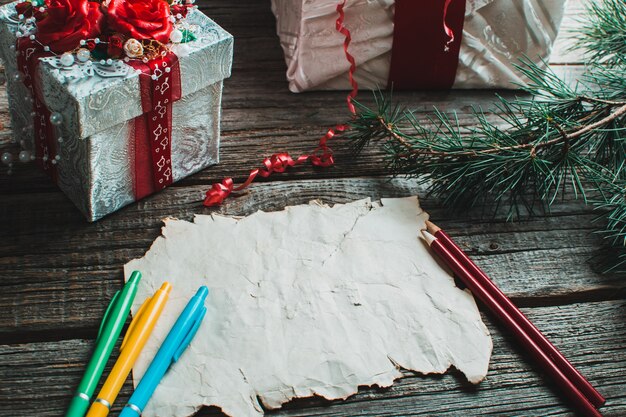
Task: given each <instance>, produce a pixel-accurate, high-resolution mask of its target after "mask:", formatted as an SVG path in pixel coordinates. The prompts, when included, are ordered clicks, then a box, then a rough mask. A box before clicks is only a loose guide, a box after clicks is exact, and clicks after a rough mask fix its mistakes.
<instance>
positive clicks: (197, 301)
mask: <svg viewBox="0 0 626 417" xmlns="http://www.w3.org/2000/svg"><path fill="white" fill-rule="evenodd" d="M208 295H209V289H208V288H207V287H205V286H202V287H200V288H199V289H198V292H197V293H196V295H194V296H193V297H192V298H191V300H189V303H187V306H186V307H185V309H184V310H183V312H182V313H180V316H179V317H178V320H176V323H175V324H174V326H172V329H171V330H170V332H169V334H168V335H167V337H166V338H165V341H163V344H162V345H161V348H159V351H158V352H157V354H156V356H155V357H154V359H153V360H152V363H151V364H150V366H149V367H148V370H147V371H146V373H145V374H144V376H143V378H141V381H140V382H139V385H137V389H135V392H134V393H133V395H131V396H130V399H129V400H128V403H127V404H126V407H124V409H123V410H122V412H121V413H120V417H138V416H139V415H141V413H142V412H143V409H144V407H145V406H146V404H147V403H148V401H149V400H150V397H151V396H152V393H153V392H154V390H155V389H156V387H157V385H159V382H160V381H161V378H163V375H165V373H166V372H167V370H168V369H169V367H170V365H172V364H173V363H174V362H176V361H177V360H178V359H179V358H180V356H181V355H182V354H183V352H184V351H185V349H186V348H187V346H189V343H190V342H191V339H193V337H194V336H195V334H196V332H197V331H198V328H199V327H200V323H202V319H203V318H204V316H205V314H206V307H205V306H204V300H205V299H206V298H207V296H208Z"/></svg>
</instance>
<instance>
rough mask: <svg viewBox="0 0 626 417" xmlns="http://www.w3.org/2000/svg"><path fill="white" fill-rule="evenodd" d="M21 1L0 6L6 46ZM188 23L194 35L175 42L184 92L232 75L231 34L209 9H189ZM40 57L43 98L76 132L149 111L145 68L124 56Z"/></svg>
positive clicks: (11, 38) (12, 35)
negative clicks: (143, 82) (142, 76)
mask: <svg viewBox="0 0 626 417" xmlns="http://www.w3.org/2000/svg"><path fill="white" fill-rule="evenodd" d="M16 4H17V2H14V3H10V4H7V5H4V6H2V7H0V21H1V22H2V28H1V29H0V30H1V32H0V36H1V37H2V39H1V42H2V44H4V45H5V46H6V45H7V44H8V45H15V43H16V41H17V37H16V31H17V27H18V25H17V22H18V20H17V12H16V9H15V5H16ZM185 23H186V28H188V30H189V31H190V32H191V33H192V34H193V37H195V39H194V40H191V41H189V42H186V43H180V44H171V45H170V51H171V52H173V53H174V54H175V55H176V56H177V57H178V62H179V65H180V84H181V85H180V87H181V97H185V96H188V95H190V94H193V93H194V92H196V91H198V90H200V89H202V88H204V87H207V86H209V85H211V84H214V83H216V82H219V81H222V80H223V79H225V78H228V77H229V76H230V73H231V66H232V56H233V37H232V35H231V34H230V33H228V32H226V31H225V30H224V29H222V28H221V27H220V26H219V25H218V24H217V23H215V22H214V21H213V20H211V19H210V18H208V17H207V16H206V15H204V13H202V12H200V11H199V10H197V9H196V8H193V9H190V10H189V12H188V14H187V16H186V18H185ZM2 50H3V51H6V48H2ZM5 61H7V63H9V62H8V61H10V60H8V59H5ZM40 61H41V62H40V65H39V70H38V72H39V76H40V77H41V82H40V85H41V90H42V95H43V100H44V102H45V104H46V106H47V107H48V109H49V110H50V111H51V112H53V113H54V112H57V113H60V114H61V115H62V117H63V124H64V125H65V127H66V128H69V129H70V132H71V134H72V135H73V136H75V137H78V138H81V139H84V138H87V137H89V136H91V135H93V134H95V133H98V132H100V131H102V130H104V129H106V128H109V127H112V126H115V125H117V124H119V123H122V122H124V121H127V120H131V119H133V118H135V117H138V116H141V115H142V114H144V113H145V108H144V107H142V100H141V88H140V72H139V71H138V70H136V69H135V68H133V67H132V66H130V65H128V64H127V63H126V62H124V61H123V60H120V59H116V60H112V61H109V63H107V62H106V61H104V62H97V61H87V62H84V63H82V62H79V61H78V60H75V62H74V63H73V64H72V65H69V66H66V65H63V63H62V62H61V57H60V56H51V57H46V58H41V60H40ZM9 65H10V63H9ZM13 65H15V64H14V63H13ZM144 105H145V103H144Z"/></svg>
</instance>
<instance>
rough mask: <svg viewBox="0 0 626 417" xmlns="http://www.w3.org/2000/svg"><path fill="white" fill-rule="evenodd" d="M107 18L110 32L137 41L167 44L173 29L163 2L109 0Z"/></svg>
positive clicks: (156, 0) (159, 0)
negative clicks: (112, 31)
mask: <svg viewBox="0 0 626 417" xmlns="http://www.w3.org/2000/svg"><path fill="white" fill-rule="evenodd" d="M107 16H108V18H107V23H108V25H109V27H110V28H111V29H112V30H114V31H116V32H120V33H122V34H124V35H127V36H129V37H131V38H135V39H138V40H142V39H155V40H157V41H159V42H162V43H167V42H169V39H170V33H171V32H172V29H173V26H172V22H170V6H169V4H167V2H165V0H111V1H110V2H109V6H108V8H107Z"/></svg>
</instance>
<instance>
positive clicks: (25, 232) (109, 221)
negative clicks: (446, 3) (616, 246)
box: [0, 0, 626, 417]
mask: <svg viewBox="0 0 626 417" xmlns="http://www.w3.org/2000/svg"><path fill="white" fill-rule="evenodd" d="M0 1H1V2H4V1H5V0H0ZM582 3H583V2H582V0H570V4H569V9H568V15H567V16H566V19H565V23H564V26H565V27H566V28H567V27H572V28H575V27H576V23H575V17H576V16H578V15H580V12H581V10H582ZM199 4H200V7H201V8H202V9H203V10H204V11H205V12H206V13H207V14H209V15H210V16H211V17H212V18H214V19H215V20H216V21H217V22H219V23H220V24H221V25H223V26H224V27H225V28H226V29H227V30H229V31H230V32H231V33H233V34H234V35H235V39H236V41H235V61H234V67H233V76H232V78H231V79H229V80H227V81H226V84H225V92H224V103H223V122H222V129H223V136H222V148H221V159H222V162H221V163H220V164H219V165H218V166H215V167H212V168H209V169H206V170H204V171H202V172H200V173H198V174H196V175H193V176H191V177H189V178H186V179H184V180H183V181H180V182H179V183H177V184H174V186H172V187H171V188H169V189H166V190H164V191H163V192H161V193H159V194H157V195H154V196H151V197H149V198H147V199H145V200H143V201H141V202H139V203H137V204H134V205H131V206H129V207H127V208H125V209H123V210H120V211H119V212H117V213H114V214H112V215H110V216H108V217H106V218H105V219H103V220H101V221H99V222H98V223H95V224H88V223H85V222H84V220H83V218H82V216H81V214H80V213H79V212H78V210H77V209H75V208H74V207H73V205H72V204H71V202H69V200H68V199H67V198H66V197H65V196H64V195H63V194H62V193H61V192H60V191H58V190H57V189H56V187H55V186H54V185H53V184H51V183H50V181H49V180H48V179H47V178H46V177H45V176H44V175H43V174H42V173H40V172H39V171H38V170H37V169H36V168H35V167H34V166H18V167H16V169H15V173H14V175H13V176H12V177H7V176H6V175H4V172H5V171H4V170H3V169H2V168H0V219H2V222H1V223H0V415H1V416H5V415H6V416H11V417H13V416H22V415H30V416H32V415H37V416H56V415H61V414H62V412H63V409H64V407H65V406H66V405H67V402H68V400H69V397H70V395H71V392H72V391H73V390H74V388H75V385H76V383H77V381H78V379H79V378H80V375H81V374H82V371H83V367H84V363H85V362H86V360H87V358H88V355H89V351H90V348H91V346H92V343H93V338H94V336H95V334H96V331H97V326H98V324H99V321H100V319H101V316H102V313H103V311H104V308H105V306H106V304H107V302H108V300H109V299H110V297H111V296H112V295H113V293H114V292H115V291H116V290H117V289H118V288H119V287H120V285H121V282H122V266H123V264H124V263H126V262H128V261H129V260H131V259H133V258H136V257H140V256H142V255H143V254H144V253H145V252H146V251H147V250H148V249H149V247H150V245H151V243H152V242H153V240H154V239H155V238H156V237H157V236H158V235H159V233H160V228H161V224H162V222H161V220H162V219H163V218H165V217H168V216H170V217H177V218H180V219H186V220H192V219H193V216H194V215H195V214H211V213H219V214H227V215H247V214H250V213H253V212H254V211H256V210H280V209H282V208H284V207H285V206H287V205H294V204H305V203H307V202H309V201H310V200H313V199H320V200H322V201H324V202H326V203H329V204H332V203H345V202H349V201H354V200H357V199H361V198H367V197H370V198H373V199H378V198H381V197H400V196H409V195H420V196H421V201H422V205H423V206H424V208H425V209H426V210H427V211H428V212H429V213H430V214H431V216H432V218H433V219H434V220H436V221H437V223H438V224H440V225H441V226H443V227H445V229H446V230H447V231H448V232H449V233H450V234H451V235H452V236H454V237H455V239H456V240H457V241H458V242H459V243H460V244H461V245H462V246H463V247H464V248H465V249H466V250H467V251H468V252H469V253H470V254H471V255H472V257H473V258H474V259H475V260H476V261H477V263H479V265H480V266H481V267H483V268H484V269H485V271H486V272H487V273H488V274H490V275H491V276H492V277H493V279H494V281H496V282H497V284H498V285H499V286H500V287H501V288H502V289H503V290H504V291H505V292H506V293H508V294H510V295H511V297H512V298H513V299H514V300H515V301H516V302H517V303H518V304H520V305H522V306H525V311H526V312H528V314H529V316H530V317H531V319H532V320H533V321H535V323H536V324H537V325H538V327H540V328H541V329H542V330H544V331H545V332H546V333H547V334H548V336H549V337H551V338H552V339H553V340H554V342H555V344H556V345H557V346H558V347H560V348H562V350H563V351H564V353H565V354H566V356H568V357H569V358H571V360H572V361H573V362H574V363H575V364H577V365H579V366H580V368H581V370H582V371H583V373H585V374H586V375H588V376H589V377H590V379H591V381H592V382H593V383H594V384H597V385H598V386H599V388H600V390H601V391H602V392H603V393H605V394H606V395H607V396H608V398H609V402H608V404H607V406H606V407H605V410H606V415H608V416H620V415H626V398H625V396H626V383H625V381H624V377H623V375H624V374H625V373H626V363H625V360H626V352H625V349H626V334H625V333H624V332H625V330H624V326H623V323H624V319H625V318H626V317H625V315H626V314H625V301H624V300H625V299H626V279H625V277H623V276H619V275H615V274H614V275H600V274H598V273H597V272H596V270H595V269H594V262H593V257H594V256H595V255H596V254H597V253H598V252H600V251H602V248H603V246H602V241H601V239H600V238H599V237H598V236H597V235H594V234H593V233H592V231H593V230H594V226H593V225H592V224H591V222H592V220H593V219H594V218H595V217H596V214H595V213H593V212H592V211H591V210H590V209H589V208H588V207H586V206H585V205H584V204H582V203H581V202H579V201H575V200H572V199H566V200H564V201H562V202H560V203H559V204H557V205H556V206H555V207H554V208H553V210H552V212H551V213H548V214H545V215H540V216H537V217H534V218H531V219H528V220H525V221H523V222H517V223H509V222H506V221H505V220H504V218H503V217H495V218H484V217H482V216H481V213H479V212H463V213H455V212H451V211H449V210H446V209H444V208H443V207H442V206H441V204H440V202H438V201H436V200H434V199H431V198H429V197H427V196H426V194H425V190H424V189H423V188H422V187H419V186H417V185H416V183H415V181H412V180H402V179H393V180H392V179H390V178H388V177H386V176H384V171H383V170H382V169H381V161H382V158H383V157H384V153H383V152H382V151H381V150H380V149H377V148H376V147H372V148H369V149H368V150H367V151H366V152H364V154H363V155H362V156H361V157H360V158H358V159H356V160H352V159H351V158H349V152H348V149H347V147H346V144H345V143H343V142H342V141H341V140H336V141H334V143H333V145H332V146H333V149H334V150H335V152H336V159H337V162H338V163H337V165H336V166H335V167H333V168H331V169H327V170H318V169H314V168H311V167H302V168H301V169H298V170H293V171H290V172H289V173H287V174H283V175H277V176H274V177H272V178H270V179H269V180H267V181H263V182H259V183H257V184H255V185H254V186H253V187H251V189H250V192H248V193H245V194H243V195H241V196H239V197H236V198H232V199H230V200H228V201H227V202H226V203H225V204H224V206H222V207H220V208H218V209H207V208H204V207H203V206H202V205H201V201H202V198H203V194H204V192H205V191H206V190H207V189H208V188H209V187H210V185H211V183H213V182H215V181H219V180H221V179H222V178H223V177H224V176H227V175H228V176H232V177H234V178H235V179H237V180H240V179H242V178H244V177H245V176H246V175H247V173H248V171H249V169H251V168H253V167H256V166H258V165H259V163H260V161H261V159H262V158H263V157H266V156H268V155H270V154H272V153H274V152H277V151H289V152H291V153H292V154H293V155H297V154H299V153H305V152H309V151H311V150H312V149H313V148H314V146H315V143H316V141H317V139H318V138H319V137H320V136H321V135H322V134H323V133H325V132H324V131H325V129H327V128H328V127H329V126H332V125H334V124H336V123H339V122H343V121H345V119H346V118H347V116H348V115H347V111H346V109H345V104H344V97H345V93H344V92H311V93H304V94H299V95H296V94H291V93H289V91H288V89H287V83H286V81H285V75H284V72H285V64H284V61H283V56H282V51H281V49H280V45H279V42H278V38H277V37H276V35H275V28H274V18H273V16H272V14H271V11H270V7H269V0H240V1H236V2H234V1H229V0H205V1H202V2H200V3H199ZM568 42H569V41H567V40H565V38H561V39H560V40H559V42H557V47H556V51H555V54H554V55H553V59H552V63H553V64H554V65H553V67H554V68H555V71H557V72H558V73H559V74H569V76H571V77H573V78H576V77H577V76H578V75H579V74H580V73H581V71H582V65H581V62H580V61H581V59H580V56H578V55H577V54H576V53H572V52H568V51H566V49H565V48H566V46H567V45H568V44H569V43H568ZM501 93H502V94H504V95H505V96H507V97H512V96H513V95H514V94H516V93H514V92H510V91H505V92H501ZM493 97H494V95H493V92H492V91H451V92H412V93H401V94H400V93H398V94H396V98H398V99H399V100H400V101H401V102H402V103H403V104H405V105H407V106H409V107H412V108H415V109H416V110H417V113H418V116H419V117H420V118H421V119H425V117H426V115H427V114H428V113H429V112H430V111H431V110H432V108H433V107H438V108H441V109H445V110H448V111H454V112H457V114H458V117H459V121H460V124H461V126H462V127H464V128H465V127H468V126H471V124H472V123H473V119H472V117H471V114H470V113H471V109H472V106H481V107H483V108H489V107H490V103H492V100H493ZM360 99H362V100H364V101H366V102H367V101H369V100H370V95H369V94H368V93H361V96H360ZM489 117H493V118H495V117H497V115H496V114H493V113H489ZM0 125H2V126H1V127H0V149H5V148H6V147H7V146H8V147H11V146H13V148H11V149H15V146H14V145H10V144H9V142H10V122H9V118H8V107H7V102H6V95H5V94H4V86H0ZM590 260H591V261H590ZM485 320H486V321H487V323H488V326H489V327H490V329H491V331H492V334H493V337H494V346H495V348H494V355H493V358H492V365H491V368H490V374H489V376H488V378H487V380H486V381H484V382H483V383H482V384H481V385H480V386H479V387H478V388H473V387H471V386H468V385H467V384H466V383H465V382H464V381H463V379H462V377H461V376H460V375H459V374H458V373H456V372H452V373H451V374H449V375H445V376H429V377H423V376H416V375H412V374H410V373H407V377H406V378H404V379H402V380H401V381H399V382H398V383H397V384H396V385H394V386H393V387H392V388H390V389H385V390H380V389H375V388H372V389H363V390H361V392H360V393H359V394H358V395H357V396H355V397H353V398H351V399H349V400H348V401H346V402H333V403H330V404H329V403H328V402H327V401H324V400H320V399H307V400H299V401H295V402H293V403H290V404H288V405H287V406H286V407H285V409H284V410H281V411H274V412H270V413H269V414H270V415H275V416H284V417H288V416H289V417H295V416H372V417H373V416H410V415H444V416H455V415H476V416H478V415H484V414H496V415H532V416H545V415H570V413H569V411H568V410H569V409H568V407H567V405H566V404H565V403H564V402H563V401H562V399H561V397H560V396H559V395H558V393H556V392H555V391H553V390H552V389H551V386H550V385H549V384H548V385H546V384H547V382H546V381H544V380H543V377H542V375H540V374H538V373H537V372H536V369H535V368H534V367H533V366H532V365H531V364H530V363H529V362H528V360H527V357H526V356H525V355H523V354H520V353H519V352H518V351H517V350H516V349H515V343H514V342H512V341H511V339H510V338H509V336H508V335H507V333H506V332H503V331H502V330H500V329H499V328H498V327H495V326H494V323H493V322H492V319H491V318H490V317H488V316H487V317H485ZM130 391H131V386H130V383H127V384H126V386H125V388H124V395H123V396H122V397H123V398H125V397H127V396H128V395H129V393H130ZM200 415H203V416H209V415H219V413H216V412H214V410H213V411H211V410H204V411H202V412H201V413H200Z"/></svg>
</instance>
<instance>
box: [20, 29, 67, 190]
mask: <svg viewBox="0 0 626 417" xmlns="http://www.w3.org/2000/svg"><path fill="white" fill-rule="evenodd" d="M16 49H17V69H18V71H19V72H20V73H21V75H22V77H23V78H22V79H23V83H24V85H25V86H26V88H27V89H28V90H29V91H30V95H31V98H32V100H33V137H34V140H35V157H36V159H37V161H38V163H39V165H40V166H41V168H42V169H43V170H44V171H45V172H47V173H48V175H50V177H51V178H52V180H53V181H54V182H56V181H57V177H58V173H57V169H56V165H55V164H53V163H52V161H53V160H54V158H55V156H56V154H57V148H56V142H55V132H54V126H53V125H52V123H51V122H50V115H51V114H50V111H49V110H48V108H47V107H46V105H45V103H44V102H43V94H42V92H41V85H40V84H39V83H40V80H39V77H38V76H37V68H38V66H39V58H43V57H46V56H50V55H51V54H50V53H46V52H44V50H43V48H42V47H41V45H39V44H37V43H35V42H33V41H31V40H30V39H29V38H27V37H22V38H18V40H17V44H16Z"/></svg>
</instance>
